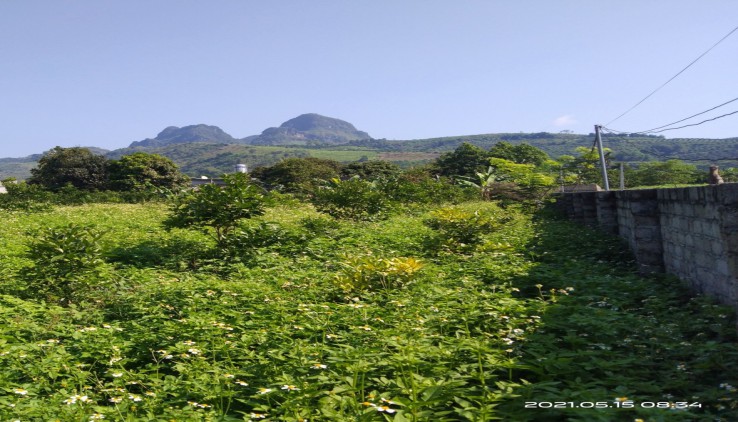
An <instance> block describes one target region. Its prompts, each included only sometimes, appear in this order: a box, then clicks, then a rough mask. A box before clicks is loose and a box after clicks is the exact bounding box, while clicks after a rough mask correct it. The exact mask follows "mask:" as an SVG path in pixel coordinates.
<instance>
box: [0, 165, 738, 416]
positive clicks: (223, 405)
mask: <svg viewBox="0 0 738 422" xmlns="http://www.w3.org/2000/svg"><path fill="white" fill-rule="evenodd" d="M496 160H499V161H496V162H495V161H492V162H491V163H496V167H495V168H493V169H492V170H490V171H494V172H495V173H494V174H496V175H499V176H500V177H502V176H505V177H508V178H509V179H508V180H510V181H507V182H502V181H501V182H495V183H511V184H513V185H516V186H523V187H524V186H525V185H524V182H525V181H526V180H528V179H526V178H533V179H535V178H536V177H543V175H544V173H541V172H539V169H537V168H534V167H528V166H529V165H528V164H520V163H515V162H513V161H509V160H505V159H501V158H496ZM520 166H522V167H520ZM540 171H543V169H541V170H540ZM536 175H539V176H536ZM226 182H227V183H228V185H227V186H225V187H223V188H220V187H217V186H216V185H208V186H209V187H207V188H203V189H200V190H199V191H195V192H190V193H187V194H185V196H184V197H181V198H180V199H178V200H177V201H175V202H174V203H172V204H167V203H162V202H148V203H142V204H112V203H100V204H86V205H81V206H54V207H53V208H50V209H49V208H47V209H45V210H37V212H29V211H33V209H30V208H29V209H25V210H21V211H9V212H8V211H6V214H5V218H4V224H3V226H2V227H0V250H2V251H3V252H2V253H3V256H2V259H0V271H1V273H2V274H3V282H2V283H0V304H1V306H0V313H2V318H3V321H4V324H1V325H0V365H2V368H3V371H0V419H2V420H57V419H58V420H64V421H67V420H69V421H77V420H79V421H85V420H99V419H103V418H104V419H106V420H128V421H134V420H135V421H138V420H152V421H154V420H156V421H159V420H161V421H168V420H180V421H201V420H221V421H228V420H234V421H235V420H254V421H255V420H272V421H307V420H310V421H349V420H356V421H382V420H384V421H389V420H392V421H397V422H401V421H489V420H506V421H564V420H567V421H633V420H636V419H642V420H644V421H694V420H706V421H707V420H710V421H711V420H735V419H736V418H738V410H736V407H738V390H737V389H736V387H734V386H736V385H738V377H737V376H736V374H738V348H736V346H737V345H738V339H737V338H736V333H735V327H734V319H733V318H732V310H729V309H727V308H724V307H720V306H717V305H714V304H712V303H711V302H710V301H708V300H705V299H702V298H697V299H693V298H690V297H689V296H687V295H686V294H685V292H686V290H685V289H684V287H683V286H681V285H680V283H679V282H678V281H677V280H674V279H671V278H668V277H661V276H654V277H649V278H642V277H639V276H637V275H636V274H635V267H634V265H633V263H632V262H631V259H630V257H629V256H628V254H626V253H624V252H623V250H624V247H623V245H622V244H621V243H620V242H619V241H618V240H617V239H614V238H610V237H606V236H602V235H599V234H597V233H595V232H589V231H586V229H583V228H582V227H577V226H573V225H571V224H570V223H567V222H564V221H561V220H558V219H556V218H554V217H553V216H551V215H549V214H548V213H547V212H545V210H543V209H541V208H539V207H535V206H533V207H526V208H525V209H524V208H523V207H520V206H518V205H515V203H514V202H513V201H510V200H508V201H506V202H495V201H470V200H468V198H471V197H475V196H479V193H478V192H474V191H470V192H467V191H466V190H465V189H463V188H461V187H459V186H458V185H452V184H449V183H448V181H447V179H444V178H434V177H430V176H429V175H428V173H425V172H419V171H414V172H408V173H404V174H401V175H399V176H397V177H395V178H391V179H386V180H385V179H377V180H375V181H372V182H369V181H366V180H363V179H359V178H352V179H348V180H344V181H341V180H340V179H337V180H335V181H332V182H330V183H328V184H323V185H319V186H316V187H314V189H315V190H313V191H310V190H308V191H306V192H304V193H303V195H304V196H303V197H304V198H305V199H306V200H307V201H306V202H303V201H300V200H298V199H296V198H295V197H292V196H289V195H285V194H280V193H276V192H271V193H268V194H266V195H265V196H262V194H261V192H259V191H258V190H255V187H253V185H250V184H247V183H246V180H245V179H243V178H239V176H235V177H234V178H233V180H231V179H227V180H226ZM359 185H360V186H359ZM350 191H357V192H360V193H361V194H360V195H354V196H351V195H349V194H348V193H347V192H350ZM318 192H322V193H325V195H323V196H321V194H318ZM331 192H332V193H331ZM465 192H467V193H465ZM521 192H522V193H524V192H525V191H521ZM530 199H531V201H532V202H530V203H529V204H531V205H535V204H538V201H537V200H534V198H533V197H530ZM308 201H312V202H314V203H315V205H316V207H317V209H316V207H314V206H313V205H312V204H311V203H310V202H308ZM377 201H379V202H377ZM449 201H453V202H456V204H455V205H454V204H452V203H449ZM216 204H220V205H223V206H224V207H223V208H220V207H218V206H216ZM229 204H230V207H228V206H227V205H229ZM318 210H324V211H325V213H322V212H319V211H318ZM374 211H377V212H376V213H375V212H374ZM224 216H225V217H227V218H225V219H220V218H221V217H224ZM333 216H336V217H338V218H334V217H333ZM367 217H369V218H367ZM554 403H561V404H559V405H555V404H554ZM554 406H557V407H560V408H554Z"/></svg>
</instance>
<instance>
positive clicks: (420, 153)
mask: <svg viewBox="0 0 738 422" xmlns="http://www.w3.org/2000/svg"><path fill="white" fill-rule="evenodd" d="M200 126H204V125H198V126H197V127H193V129H198V128H200ZM167 129H169V128H167ZM175 129H177V128H175ZM179 129H186V128H179ZM215 129H218V128H215ZM165 132H167V131H166V130H165V131H164V132H162V134H164V135H166V133H165ZM211 132H212V131H211ZM221 132H222V131H221ZM208 133H210V132H208ZM218 133H220V132H218ZM218 133H216V134H211V135H210V138H208V139H207V140H206V139H205V138H203V137H202V134H201V133H200V132H198V131H194V132H193V133H191V134H189V135H190V138H187V139H186V140H187V142H185V143H182V142H183V141H184V140H183V139H180V135H182V134H177V136H175V137H173V138H171V137H168V136H163V137H162V139H160V140H157V142H153V141H152V142H147V143H145V144H137V143H134V144H135V145H132V146H131V147H129V148H123V149H118V150H115V151H110V152H108V153H107V157H108V158H113V159H117V158H120V157H121V156H123V155H126V154H131V153H133V152H137V151H142V152H149V153H154V154H159V155H162V156H165V157H168V158H170V159H172V160H173V161H174V162H175V163H177V164H178V165H179V167H180V169H181V170H182V172H183V173H185V174H187V175H189V176H193V177H199V176H201V175H206V176H210V177H217V176H219V175H220V174H222V173H226V172H230V171H232V169H233V166H234V165H235V164H237V163H244V164H247V165H248V166H249V168H252V169H253V168H256V167H259V166H271V165H273V164H275V163H277V162H278V161H280V160H282V159H285V158H295V157H316V158H321V159H331V160H336V161H340V162H350V161H357V160H361V159H367V160H373V159H378V158H379V159H382V160H388V161H392V162H395V163H397V164H400V165H401V166H402V167H409V166H413V165H419V164H423V163H427V162H429V161H432V160H434V159H435V158H437V157H438V156H439V155H440V154H443V153H447V152H450V151H453V150H455V149H456V148H458V147H459V146H460V145H462V144H463V143H465V142H466V143H470V144H472V145H475V146H477V147H478V148H481V149H483V150H490V149H493V148H494V147H495V146H496V145H497V144H499V143H506V144H508V145H521V144H527V145H530V146H533V147H535V148H538V149H541V150H543V151H544V152H545V153H546V154H548V155H549V157H551V158H553V159H556V160H559V159H560V157H562V156H571V155H574V154H575V151H576V150H577V148H579V147H583V148H587V149H590V148H591V146H592V142H593V139H594V135H593V134H588V135H584V134H568V133H546V132H542V133H497V134H484V135H471V136H455V137H445V138H431V139H420V140H392V141H388V140H385V139H364V140H355V141H343V143H338V144H336V143H335V142H321V141H320V140H319V139H312V138H311V140H309V142H308V141H305V140H302V141H300V142H299V143H292V144H290V143H289V142H287V143H285V142H283V141H280V142H279V145H272V146H268V145H249V144H248V143H249V142H250V141H249V138H245V139H241V140H237V139H234V138H232V137H230V135H228V137H222V136H219V135H218ZM162 134H160V135H162ZM226 135H227V134H226ZM157 138H158V137H157ZM229 138H230V139H232V141H230V142H228V141H227V139H229ZM331 139H332V138H331ZM603 139H604V140H603V142H604V145H605V147H607V148H609V149H610V150H611V151H612V154H611V161H612V163H613V165H614V164H616V163H621V162H622V163H626V165H627V166H628V167H630V168H637V167H638V166H639V165H640V164H641V163H644V162H654V161H666V160H671V159H677V160H681V161H684V162H685V163H687V164H692V165H696V166H698V167H699V168H700V169H706V168H707V166H708V165H709V164H719V165H720V166H721V167H722V168H723V169H728V168H735V167H738V138H728V139H666V138H663V137H660V136H624V135H613V134H605V136H604V138H603ZM142 145H143V146H142ZM500 158H510V157H500ZM37 159H38V157H37V156H32V157H26V158H19V159H0V179H2V178H6V177H15V178H17V179H25V178H27V177H29V175H30V174H29V170H30V168H31V167H32V165H33V163H34V162H35V160H37ZM615 180H617V179H615Z"/></svg>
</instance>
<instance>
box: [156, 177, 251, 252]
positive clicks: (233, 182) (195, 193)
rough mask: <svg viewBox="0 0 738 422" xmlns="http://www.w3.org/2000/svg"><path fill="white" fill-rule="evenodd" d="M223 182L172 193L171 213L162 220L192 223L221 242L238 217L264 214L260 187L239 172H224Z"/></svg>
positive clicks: (166, 223) (169, 224) (174, 223)
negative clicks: (174, 194)
mask: <svg viewBox="0 0 738 422" xmlns="http://www.w3.org/2000/svg"><path fill="white" fill-rule="evenodd" d="M223 181H224V182H225V185H224V186H218V185H216V184H209V185H203V186H200V188H199V189H197V190H192V191H187V192H184V193H182V194H181V195H180V196H178V197H176V199H175V203H174V205H173V206H172V210H171V211H172V214H171V215H170V216H169V218H167V219H166V220H165V221H164V226H165V227H166V228H168V229H171V228H189V227H195V228H197V229H200V230H202V231H203V232H204V233H206V234H210V235H212V236H213V237H214V238H215V241H216V242H217V243H218V245H219V246H225V243H226V238H227V236H228V235H229V234H230V233H231V232H232V231H233V230H234V229H235V228H236V227H237V226H238V224H239V222H240V220H243V219H246V218H252V217H255V216H258V215H262V214H264V195H263V194H262V189H261V188H259V187H257V186H255V185H253V184H251V182H250V180H249V178H248V176H247V175H246V174H243V173H235V174H230V175H228V174H227V175H224V176H223Z"/></svg>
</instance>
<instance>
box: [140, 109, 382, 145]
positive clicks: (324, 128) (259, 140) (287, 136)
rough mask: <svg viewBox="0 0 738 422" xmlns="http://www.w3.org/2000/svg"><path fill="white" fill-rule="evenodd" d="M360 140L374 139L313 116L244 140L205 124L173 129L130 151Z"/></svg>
mask: <svg viewBox="0 0 738 422" xmlns="http://www.w3.org/2000/svg"><path fill="white" fill-rule="evenodd" d="M360 139H371V136H369V134H368V133H366V132H362V131H360V130H356V128H355V127H354V125H352V124H351V123H349V122H346V121H343V120H340V119H334V118H332V117H325V116H321V115H320V114H315V113H310V114H303V115H300V116H297V117H295V118H294V119H290V120H288V121H286V122H284V123H282V125H281V126H279V127H270V128H268V129H265V130H264V131H263V132H261V135H253V136H248V137H246V138H243V139H236V138H234V137H233V136H231V135H229V134H227V133H225V132H224V131H223V129H221V128H219V127H218V126H208V125H203V124H200V125H192V126H185V127H177V126H169V127H168V128H166V129H164V130H162V131H161V132H160V133H159V134H158V135H156V138H153V139H151V138H148V139H144V140H143V141H138V142H133V143H132V144H131V145H130V146H129V148H161V147H165V146H167V145H172V144H184V143H190V142H206V143H214V144H246V145H272V146H274V145H310V144H321V145H326V144H331V145H333V144H345V143H346V142H349V141H355V140H360Z"/></svg>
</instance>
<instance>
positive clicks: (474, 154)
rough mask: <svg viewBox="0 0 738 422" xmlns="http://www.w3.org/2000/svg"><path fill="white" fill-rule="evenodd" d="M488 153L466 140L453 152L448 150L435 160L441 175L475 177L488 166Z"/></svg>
mask: <svg viewBox="0 0 738 422" xmlns="http://www.w3.org/2000/svg"><path fill="white" fill-rule="evenodd" d="M488 158H489V156H488V154H487V152H486V151H484V150H483V149H481V148H479V147H478V146H476V145H473V144H470V143H468V142H464V143H463V144H461V145H459V146H458V147H457V148H456V149H455V150H454V151H453V152H447V153H445V154H443V155H441V156H440V157H438V159H436V161H435V166H436V168H437V169H438V173H439V174H440V175H441V176H462V177H474V175H475V173H477V172H482V171H484V169H485V168H487V164H489V161H488Z"/></svg>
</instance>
